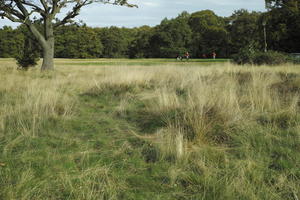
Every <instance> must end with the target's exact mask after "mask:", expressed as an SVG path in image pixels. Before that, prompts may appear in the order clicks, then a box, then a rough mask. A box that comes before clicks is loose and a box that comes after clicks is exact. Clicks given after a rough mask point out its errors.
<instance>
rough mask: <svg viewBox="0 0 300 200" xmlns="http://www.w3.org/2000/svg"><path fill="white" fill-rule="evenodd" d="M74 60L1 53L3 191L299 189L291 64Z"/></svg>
mask: <svg viewBox="0 0 300 200" xmlns="http://www.w3.org/2000/svg"><path fill="white" fill-rule="evenodd" d="M70 62H74V63H79V62H80V60H77V61H69V60H56V66H57V67H56V69H57V70H56V71H54V72H47V73H40V71H39V70H38V69H29V70H28V71H26V72H25V71H20V70H16V66H15V64H13V61H11V60H9V59H6V60H1V62H0V74H1V76H0V82H1V84H0V102H1V104H0V141H1V142H0V188H1V190H0V199H24V200H25V199H78V200H82V199H86V200H92V199H163V200H166V199H170V200H171V199H172V200H173V199H228V200H232V199H244V200H248V199H249V200H253V199H270V200H272V199H274V200H275V199H276V200H278V199H282V200H283V199H284V200H286V199H289V200H297V199H299V198H300V190H299V188H300V165H299V163H300V156H299V155H300V135H299V133H300V125H299V122H300V115H299V105H300V104H299V94H300V70H299V66H296V65H282V66H273V67H268V66H262V67H255V66H235V65H232V64H229V63H219V64H218V63H215V64H213V65H201V64H199V63H198V65H197V63H196V64H195V63H194V64H193V65H188V64H186V63H184V62H183V63H182V65H180V64H169V65H168V64H161V65H157V64H154V65H151V60H150V61H148V64H147V66H143V65H142V63H141V65H136V64H132V63H131V62H134V61H127V60H119V61H118V62H119V63H118V65H111V64H108V65H106V66H105V65H102V66H97V64H96V65H95V66H94V65H93V64H92V61H91V63H90V64H89V65H85V66H84V67H82V66H80V65H79V64H78V65H73V66H72V65H70V64H64V63H70ZM84 62H86V61H84ZM122 62H123V64H122ZM143 62H146V61H145V60H144V61H143ZM145 65H146V64H145Z"/></svg>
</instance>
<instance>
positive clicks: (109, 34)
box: [0, 1, 300, 58]
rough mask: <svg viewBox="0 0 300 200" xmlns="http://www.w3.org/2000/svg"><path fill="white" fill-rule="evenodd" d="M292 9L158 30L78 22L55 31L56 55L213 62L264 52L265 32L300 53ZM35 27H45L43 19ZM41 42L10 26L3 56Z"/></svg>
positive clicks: (185, 21) (279, 47)
mask: <svg viewBox="0 0 300 200" xmlns="http://www.w3.org/2000/svg"><path fill="white" fill-rule="evenodd" d="M290 2H293V1H290ZM294 2H296V3H297V2H298V1H294ZM288 5H289V6H281V5H280V2H279V1H278V2H277V3H276V2H274V1H273V3H270V4H268V9H269V10H268V12H249V11H247V10H244V9H241V10H237V11H235V12H234V13H233V14H232V15H231V16H229V17H220V16H218V15H216V14H215V13H214V12H213V11H211V10H203V11H199V12H195V13H191V14H190V13H188V12H182V13H181V14H179V15H178V16H177V17H176V18H173V19H167V18H165V19H163V20H162V21H161V23H160V24H159V25H157V26H155V27H150V26H142V27H136V28H124V27H123V28H118V27H114V26H112V27H105V28H92V27H88V26H87V25H86V24H84V23H72V24H69V25H63V26H60V27H57V28H56V29H55V30H54V36H55V51H54V57H56V58H174V57H176V56H178V55H183V54H184V53H185V52H189V53H190V55H191V57H193V58H209V57H211V54H212V52H216V53H217V57H222V58H230V57H232V56H233V55H235V54H238V53H239V52H240V51H241V50H242V49H245V48H246V49H251V48H252V49H256V50H261V51H262V50H264V48H265V42H264V41H265V36H264V28H265V30H266V41H267V45H268V46H267V48H268V49H270V50H275V51H282V52H287V53H292V52H300V45H299V44H300V14H299V13H300V12H299V7H298V3H297V4H295V5H294V4H288ZM35 23H36V24H37V27H40V28H41V29H42V25H40V26H39V21H36V22H35ZM35 40H36V39H35V38H34V37H32V36H31V34H30V33H29V30H28V29H27V28H26V26H24V25H20V26H18V27H17V28H15V29H13V28H11V27H7V26H4V27H3V28H1V29H0V57H2V58H3V57H4V58H5V57H16V56H18V55H19V54H20V53H21V52H22V51H24V48H27V47H28V44H29V43H32V45H31V46H34V47H35V49H36V50H37V51H39V52H40V50H41V47H39V45H38V42H36V41H35ZM30 41H31V42H30Z"/></svg>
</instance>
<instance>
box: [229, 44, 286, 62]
mask: <svg viewBox="0 0 300 200" xmlns="http://www.w3.org/2000/svg"><path fill="white" fill-rule="evenodd" d="M233 61H234V62H235V63H237V64H252V65H280V64H284V63H286V62H288V56H286V55H285V54H283V53H279V52H276V51H268V52H260V51H255V50H253V49H251V48H250V49H243V50H242V51H241V52H240V53H239V54H235V55H234V56H233Z"/></svg>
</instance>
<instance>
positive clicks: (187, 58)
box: [184, 52, 190, 60]
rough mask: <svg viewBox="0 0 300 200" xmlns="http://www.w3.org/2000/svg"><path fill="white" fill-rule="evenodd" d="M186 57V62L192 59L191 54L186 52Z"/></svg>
mask: <svg viewBox="0 0 300 200" xmlns="http://www.w3.org/2000/svg"><path fill="white" fill-rule="evenodd" d="M184 56H185V58H186V60H189V59H190V54H189V52H186V53H185V54H184Z"/></svg>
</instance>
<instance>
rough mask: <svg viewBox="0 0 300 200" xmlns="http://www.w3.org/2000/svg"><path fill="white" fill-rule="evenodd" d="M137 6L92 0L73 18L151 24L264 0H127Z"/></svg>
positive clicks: (251, 6)
mask: <svg viewBox="0 0 300 200" xmlns="http://www.w3.org/2000/svg"><path fill="white" fill-rule="evenodd" d="M129 2H132V3H134V4H137V5H138V6H139V8H126V7H121V6H111V5H104V4H99V3H98V4H97V3H94V4H92V5H89V6H87V7H85V8H83V9H82V10H81V14H80V15H79V16H78V17H77V18H76V19H77V20H83V21H84V22H85V23H86V24H87V25H88V26H92V27H104V26H119V27H122V26H124V27H136V26H142V25H150V26H154V25H157V24H159V23H160V21H161V20H162V19H163V18H165V17H167V18H173V17H176V16H177V15H178V14H179V13H181V12H182V11H188V12H189V13H192V12H195V11H200V10H206V9H210V10H213V11H214V12H215V13H216V14H217V15H219V16H230V15H231V14H232V13H233V12H234V11H235V10H238V9H241V8H244V9H248V10H250V11H252V10H254V11H264V10H265V9H264V5H265V4H264V2H265V1H264V0H129ZM4 25H10V26H14V27H15V26H16V25H17V24H14V23H11V22H9V21H8V20H5V19H4V20H3V19H0V27H2V26H4Z"/></svg>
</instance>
